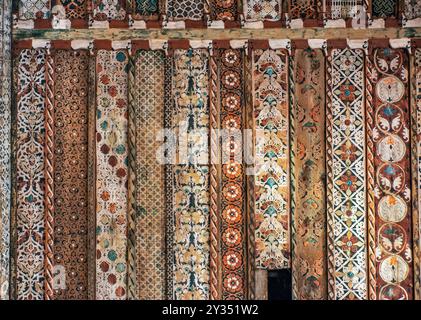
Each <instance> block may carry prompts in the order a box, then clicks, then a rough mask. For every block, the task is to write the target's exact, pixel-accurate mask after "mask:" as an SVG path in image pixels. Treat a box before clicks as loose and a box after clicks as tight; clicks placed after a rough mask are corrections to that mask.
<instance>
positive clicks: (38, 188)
mask: <svg viewBox="0 0 421 320" xmlns="http://www.w3.org/2000/svg"><path fill="white" fill-rule="evenodd" d="M45 59H46V52H45V51H43V50H28V49H25V50H22V51H21V52H20V54H19V56H18V58H17V59H16V65H17V74H16V76H17V88H16V95H17V110H16V138H15V139H16V140H15V142H14V143H15V148H16V173H15V177H14V183H15V184H16V187H15V188H16V190H15V199H14V203H15V208H14V210H15V216H16V241H17V243H16V258H15V259H16V287H17V288H16V298H17V299H19V300H42V299H44V279H45V278H44V184H45V176H44V145H45V117H44V110H45V89H46V88H45V80H46V79H45Z"/></svg>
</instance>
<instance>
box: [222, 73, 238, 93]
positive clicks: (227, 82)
mask: <svg viewBox="0 0 421 320" xmlns="http://www.w3.org/2000/svg"><path fill="white" fill-rule="evenodd" d="M240 79H241V78H240V74H239V73H238V72H237V71H233V70H228V71H225V72H224V73H223V74H222V83H223V85H224V86H225V87H226V88H227V89H238V88H239V87H240V81H241V80H240Z"/></svg>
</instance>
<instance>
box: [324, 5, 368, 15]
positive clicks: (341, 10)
mask: <svg viewBox="0 0 421 320" xmlns="http://www.w3.org/2000/svg"><path fill="white" fill-rule="evenodd" d="M324 3H325V6H326V11H327V13H328V15H329V17H330V18H332V19H341V18H344V19H345V18H354V17H356V16H357V15H358V14H359V13H360V12H361V10H362V8H363V5H364V1H363V0H324Z"/></svg>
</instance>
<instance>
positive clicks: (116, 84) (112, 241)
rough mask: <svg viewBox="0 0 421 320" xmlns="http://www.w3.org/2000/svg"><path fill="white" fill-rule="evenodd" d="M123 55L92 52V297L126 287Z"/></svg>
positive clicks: (120, 294)
mask: <svg viewBox="0 0 421 320" xmlns="http://www.w3.org/2000/svg"><path fill="white" fill-rule="evenodd" d="M127 62H128V57H127V53H126V52H124V51H106V50H99V51H98V53H97V65H96V71H97V77H98V78H97V79H98V82H97V122H96V131H97V134H96V150H97V157H96V161H97V174H96V187H97V195H96V200H97V219H96V221H97V227H96V240H97V247H96V255H97V262H96V264H97V270H96V298H97V299H99V300H104V299H125V298H126V293H127V288H126V280H127V279H126V278H127V261H126V254H127V252H126V251H127V239H126V229H127V173H128V167H127V166H128V163H127Z"/></svg>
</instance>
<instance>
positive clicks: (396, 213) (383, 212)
mask: <svg viewBox="0 0 421 320" xmlns="http://www.w3.org/2000/svg"><path fill="white" fill-rule="evenodd" d="M378 212H379V216H380V218H381V219H382V220H383V221H385V222H400V221H402V220H403V219H404V218H405V216H406V212H407V205H406V203H405V201H404V200H403V199H402V198H401V197H399V196H396V195H392V194H389V195H386V196H384V197H382V198H381V199H380V201H379V204H378Z"/></svg>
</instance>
